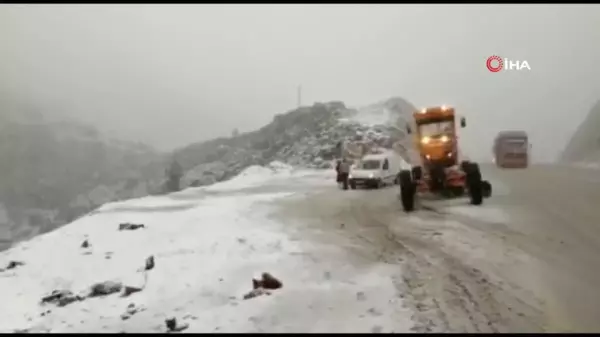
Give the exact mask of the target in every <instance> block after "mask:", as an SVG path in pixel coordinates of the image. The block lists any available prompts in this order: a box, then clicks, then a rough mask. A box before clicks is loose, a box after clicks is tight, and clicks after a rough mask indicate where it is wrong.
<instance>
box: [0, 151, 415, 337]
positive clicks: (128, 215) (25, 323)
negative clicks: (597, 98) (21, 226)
mask: <svg viewBox="0 0 600 337" xmlns="http://www.w3.org/2000/svg"><path fill="white" fill-rule="evenodd" d="M332 180H333V179H332V173H331V172H330V171H329V170H328V171H311V170H295V169H293V168H292V167H290V166H288V165H285V164H282V163H277V162H275V163H271V164H270V165H268V166H267V167H257V166H253V167H249V168H247V169H246V170H244V171H243V172H242V174H240V175H239V176H237V177H236V178H234V179H232V180H229V181H227V182H224V183H220V184H215V185H211V186H208V187H198V188H190V189H187V190H184V191H181V192H178V193H174V194H171V195H166V196H160V197H145V198H141V199H132V200H129V201H124V202H118V203H111V204H106V205H104V206H103V207H101V208H100V209H98V210H97V211H95V212H93V213H91V214H89V215H88V216H86V217H83V218H80V219H79V220H77V221H75V222H73V223H71V224H69V225H66V226H64V227H62V228H60V229H58V230H56V231H53V232H51V233H48V234H45V235H42V236H38V237H36V238H34V239H32V240H30V241H26V242H22V243H20V244H18V245H17V246H16V247H14V248H12V249H10V250H8V251H5V252H2V253H0V266H8V267H11V268H8V269H7V270H3V271H2V272H0V298H2V303H3V305H2V306H0V308H1V309H0V317H2V319H0V332H12V331H29V332H47V331H51V332H164V331H165V330H166V327H165V323H164V322H165V319H167V318H171V317H174V318H176V319H177V322H178V326H180V327H183V328H185V327H187V329H186V330H185V331H186V332H369V331H382V332H391V331H395V332H407V331H408V328H409V327H410V324H409V323H410V319H409V318H408V316H407V313H406V312H405V311H398V309H397V307H398V306H397V305H395V304H393V303H392V302H391V301H390V299H391V298H394V297H395V289H394V287H393V286H392V284H391V283H390V282H383V281H382V277H383V276H384V275H387V274H389V273H390V268H392V266H371V267H369V268H367V269H364V268H363V269H361V270H358V269H356V268H357V267H353V266H352V265H350V264H347V263H341V262H343V261H344V259H345V257H346V255H347V253H346V252H344V251H343V250H341V248H339V247H337V246H335V245H333V246H327V247H322V246H318V245H317V244H316V243H310V242H303V241H302V240H300V241H297V239H296V240H292V239H291V237H290V236H289V235H288V234H289V231H290V229H289V228H286V226H285V224H282V223H278V222H277V221H275V220H274V218H272V217H270V216H269V214H270V212H271V209H272V207H273V206H272V205H273V204H274V203H275V202H277V200H279V199H282V198H287V197H290V193H287V192H275V191H273V190H272V189H271V190H270V189H268V188H266V189H263V190H262V191H261V190H260V189H258V190H257V189H256V188H257V186H260V188H263V187H264V186H266V185H269V184H271V185H277V184H283V183H288V184H289V183H290V182H293V181H296V182H297V187H298V188H301V187H304V186H306V185H311V186H313V187H311V188H315V187H314V186H318V185H329V186H331V182H332ZM253 188H254V190H252V189H253ZM252 191H253V192H252ZM122 223H137V224H143V225H144V226H145V227H144V228H138V229H136V230H119V225H120V224H122ZM296 235H297V234H296ZM83 242H86V243H87V244H88V246H87V247H82V243H83ZM325 249H326V253H325ZM151 256H152V257H153V258H152V259H149V257H151ZM307 256H321V257H322V258H321V259H319V260H314V259H309V258H307ZM150 260H153V261H151V262H149V261H150ZM11 261H13V263H11ZM20 262H22V263H23V264H22V265H21V264H20ZM145 269H148V270H145ZM261 272H269V273H271V274H272V275H273V276H275V277H277V278H278V279H280V280H281V281H282V282H283V288H281V289H277V290H273V291H272V293H271V295H270V296H269V295H263V296H259V297H256V298H253V299H248V300H244V299H243V295H244V294H246V293H248V292H249V291H250V290H251V286H252V282H251V278H252V277H258V276H259V275H260V273H261ZM327 275H329V276H327ZM331 275H333V276H331ZM106 281H112V282H113V283H112V284H106V283H105V284H104V286H105V287H104V288H102V289H104V290H106V289H107V288H110V287H109V286H111V287H112V286H115V285H122V287H127V288H122V289H119V287H118V286H117V287H116V288H115V290H118V291H117V292H116V293H114V294H109V295H104V296H92V295H94V292H96V293H97V292H98V291H99V289H100V288H98V287H95V288H94V289H95V290H94V291H92V290H91V288H92V285H94V284H97V283H102V282H106ZM126 289H128V290H126ZM131 290H138V291H137V292H135V293H133V294H130V295H129V296H124V294H125V292H127V291H131ZM53 291H63V292H67V291H70V292H71V293H72V295H68V294H67V295H66V296H63V298H62V301H63V304H65V303H66V302H64V301H66V299H68V298H69V296H70V298H72V299H74V302H72V303H67V304H66V305H64V306H58V305H56V304H51V303H46V304H41V303H40V300H41V299H42V298H43V297H44V296H45V295H48V294H50V293H51V292H53ZM359 293H360V294H362V295H361V296H363V297H364V298H362V299H360V300H358V301H357V299H356V296H357V294H359ZM77 295H79V297H75V296H77ZM375 306H377V307H378V308H384V312H386V314H381V313H378V312H374V314H372V315H366V316H365V315H364V313H365V312H367V311H368V310H373V309H369V308H374V307H375ZM374 327H375V330H373V329H374Z"/></svg>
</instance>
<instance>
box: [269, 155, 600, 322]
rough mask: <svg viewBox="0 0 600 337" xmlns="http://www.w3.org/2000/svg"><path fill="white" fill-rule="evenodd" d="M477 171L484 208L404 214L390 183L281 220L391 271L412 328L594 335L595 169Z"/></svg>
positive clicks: (286, 210) (433, 207) (309, 205)
mask: <svg viewBox="0 0 600 337" xmlns="http://www.w3.org/2000/svg"><path fill="white" fill-rule="evenodd" d="M483 169H484V170H485V172H484V174H485V175H486V176H487V177H488V178H489V179H490V180H491V181H492V183H493V184H494V196H493V198H491V199H488V200H487V202H486V204H485V205H484V206H483V207H472V206H469V205H467V204H466V200H452V201H432V200H425V201H423V209H421V210H420V211H418V212H416V213H414V214H411V215H406V214H404V213H402V212H401V211H400V205H399V204H398V202H397V197H396V195H397V189H396V188H389V189H385V190H380V191H372V190H362V191H350V192H348V193H345V192H342V191H326V192H322V193H319V194H316V195H314V196H312V197H311V198H304V199H299V200H296V201H293V204H292V205H289V204H288V205H286V206H285V207H283V208H282V214H281V215H282V216H283V217H288V218H296V219H302V221H300V223H301V224H299V225H300V226H306V224H309V225H311V226H313V227H314V228H317V229H319V231H320V232H321V233H322V234H321V235H320V236H321V239H322V240H323V241H325V242H330V243H332V242H339V245H340V246H345V247H347V248H348V250H349V251H353V252H356V251H361V252H362V254H363V256H368V257H369V258H370V259H371V261H385V262H387V263H389V264H391V265H399V266H401V267H402V270H403V271H402V274H401V277H399V278H398V279H395V283H396V286H397V289H398V291H399V292H400V293H402V294H403V295H402V297H403V298H404V299H405V302H406V303H407V304H408V305H409V306H410V307H411V308H412V309H413V310H414V311H415V312H416V313H417V314H416V315H415V316H414V319H415V320H416V323H417V324H416V327H415V329H416V330H417V331H471V332H477V331H481V332H487V331H489V332H536V331H577V332H582V331H583V332H597V331H600V321H599V320H598V319H597V318H598V317H600V305H599V304H598V303H600V288H598V287H597V285H598V284H600V271H599V270H598V266H599V265H600V209H599V208H598V207H600V204H599V203H598V202H599V201H600V177H599V176H598V175H597V172H598V171H593V170H585V169H573V168H567V167H558V166H534V167H532V168H530V169H528V170H498V169H496V168H493V167H483ZM341 224H344V226H343V228H341ZM326 233H327V234H326Z"/></svg>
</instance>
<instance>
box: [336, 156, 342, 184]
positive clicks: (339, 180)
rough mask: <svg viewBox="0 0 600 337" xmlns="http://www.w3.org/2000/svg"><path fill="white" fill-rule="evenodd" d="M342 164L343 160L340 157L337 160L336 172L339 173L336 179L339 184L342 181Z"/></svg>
mask: <svg viewBox="0 0 600 337" xmlns="http://www.w3.org/2000/svg"><path fill="white" fill-rule="evenodd" d="M341 164H342V161H341V160H339V159H338V160H336V161H335V173H336V174H337V176H336V179H335V181H336V183H338V185H339V183H341V182H342V176H340V165H341Z"/></svg>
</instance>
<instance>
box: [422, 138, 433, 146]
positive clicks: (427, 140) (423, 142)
mask: <svg viewBox="0 0 600 337" xmlns="http://www.w3.org/2000/svg"><path fill="white" fill-rule="evenodd" d="M430 141H431V138H429V137H423V138H421V143H422V144H429V142H430Z"/></svg>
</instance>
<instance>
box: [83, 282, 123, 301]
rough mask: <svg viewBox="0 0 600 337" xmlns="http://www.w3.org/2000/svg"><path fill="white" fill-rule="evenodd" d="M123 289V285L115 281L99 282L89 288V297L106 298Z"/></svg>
mask: <svg viewBox="0 0 600 337" xmlns="http://www.w3.org/2000/svg"><path fill="white" fill-rule="evenodd" d="M121 289H123V284H122V283H120V282H115V281H106V282H100V283H96V284H94V285H92V286H91V287H90V293H89V295H88V296H89V297H97V296H106V295H110V294H114V293H118V292H120V291H121Z"/></svg>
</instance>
